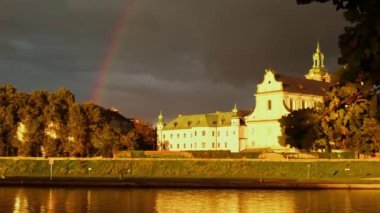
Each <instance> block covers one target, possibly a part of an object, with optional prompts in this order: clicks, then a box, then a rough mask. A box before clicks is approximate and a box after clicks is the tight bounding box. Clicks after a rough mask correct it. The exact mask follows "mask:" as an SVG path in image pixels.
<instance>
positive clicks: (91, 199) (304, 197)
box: [0, 187, 380, 213]
mask: <svg viewBox="0 0 380 213" xmlns="http://www.w3.org/2000/svg"><path fill="white" fill-rule="evenodd" d="M379 199H380V191H376V190H352V191H349V190H299V191H296V190H210V189H123V188H23V187H1V188H0V211H1V212H14V213H19V212H47V213H50V212H159V213H160V212H232V213H237V212H239V213H245V212H270V213H273V212H353V211H356V212H379V211H380V203H378V200H379Z"/></svg>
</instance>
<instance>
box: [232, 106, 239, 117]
mask: <svg viewBox="0 0 380 213" xmlns="http://www.w3.org/2000/svg"><path fill="white" fill-rule="evenodd" d="M232 115H233V116H234V117H236V116H237V115H238V109H237V106H236V104H235V105H234V108H233V109H232Z"/></svg>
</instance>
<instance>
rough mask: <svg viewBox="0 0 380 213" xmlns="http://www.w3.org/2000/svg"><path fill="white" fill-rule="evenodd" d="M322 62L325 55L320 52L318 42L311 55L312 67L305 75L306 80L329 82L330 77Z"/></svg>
mask: <svg viewBox="0 0 380 213" xmlns="http://www.w3.org/2000/svg"><path fill="white" fill-rule="evenodd" d="M324 61H325V55H324V54H323V52H322V51H321V48H320V46H319V41H317V48H316V49H315V52H314V53H313V65H312V67H311V69H310V70H309V73H308V74H306V75H305V77H306V79H310V80H315V81H325V82H330V75H329V74H328V73H327V70H326V68H325V64H324Z"/></svg>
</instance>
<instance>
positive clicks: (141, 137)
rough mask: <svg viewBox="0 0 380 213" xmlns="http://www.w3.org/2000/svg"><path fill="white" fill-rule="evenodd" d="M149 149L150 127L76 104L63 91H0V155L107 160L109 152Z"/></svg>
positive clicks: (152, 142) (112, 112)
mask: <svg viewBox="0 0 380 213" xmlns="http://www.w3.org/2000/svg"><path fill="white" fill-rule="evenodd" d="M154 145H155V130H154V129H153V128H152V125H151V124H149V123H144V122H141V121H139V120H134V119H127V118H125V117H123V116H122V115H120V114H119V113H118V112H117V111H115V110H110V109H105V108H103V107H101V106H98V105H96V104H94V103H91V102H88V103H76V102H75V96H74V94H73V93H71V92H70V91H69V90H68V89H65V88H61V89H58V90H57V91H55V92H52V93H50V92H48V91H45V90H38V91H33V92H31V93H24V92H19V91H17V89H16V88H14V87H13V86H11V85H4V86H1V87H0V156H33V157H37V156H71V157H74V156H75V157H93V156H103V157H112V155H113V152H114V151H118V150H133V149H154Z"/></svg>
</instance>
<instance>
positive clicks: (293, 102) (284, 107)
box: [246, 71, 323, 149]
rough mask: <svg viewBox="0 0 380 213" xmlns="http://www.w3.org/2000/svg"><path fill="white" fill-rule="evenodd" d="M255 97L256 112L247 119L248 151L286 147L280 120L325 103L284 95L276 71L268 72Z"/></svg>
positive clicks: (313, 97)
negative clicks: (290, 114)
mask: <svg viewBox="0 0 380 213" xmlns="http://www.w3.org/2000/svg"><path fill="white" fill-rule="evenodd" d="M255 97H256V107H255V109H254V112H253V113H252V114H251V115H249V116H247V117H246V124H247V129H248V130H247V131H248V134H247V135H248V138H247V145H246V147H247V148H266V147H268V148H274V149H279V148H281V149H282V148H285V147H284V146H283V145H284V141H280V136H281V135H282V131H281V125H280V122H279V121H278V120H279V119H280V118H281V117H282V116H284V115H287V114H288V113H289V112H290V111H292V110H299V109H305V108H314V107H318V106H320V105H321V104H322V103H323V97H322V96H318V95H309V94H301V93H288V92H284V91H283V88H282V83H281V82H279V81H277V80H276V79H275V77H274V73H273V72H272V71H266V73H265V75H264V80H263V82H262V83H260V84H258V85H257V93H256V95H255ZM282 140H283V139H282Z"/></svg>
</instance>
